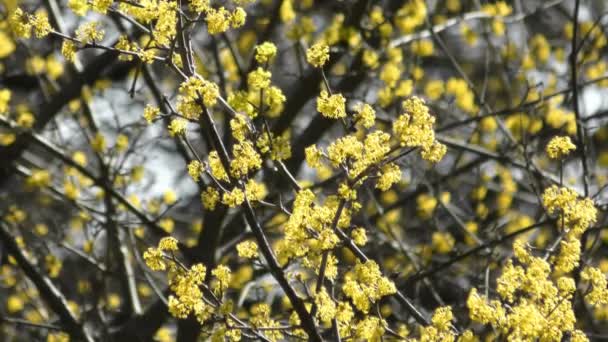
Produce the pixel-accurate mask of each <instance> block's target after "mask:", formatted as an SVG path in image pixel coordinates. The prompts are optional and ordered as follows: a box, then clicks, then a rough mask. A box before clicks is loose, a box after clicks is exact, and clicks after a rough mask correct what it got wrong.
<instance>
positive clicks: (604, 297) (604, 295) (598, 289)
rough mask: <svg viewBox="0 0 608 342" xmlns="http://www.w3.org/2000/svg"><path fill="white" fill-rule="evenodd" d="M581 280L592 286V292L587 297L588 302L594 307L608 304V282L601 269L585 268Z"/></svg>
mask: <svg viewBox="0 0 608 342" xmlns="http://www.w3.org/2000/svg"><path fill="white" fill-rule="evenodd" d="M581 279H583V280H584V281H586V282H588V283H589V284H590V285H591V291H589V292H588V293H587V294H586V295H585V299H586V300H587V302H589V303H590V304H591V305H594V306H599V305H605V304H608V281H606V276H605V275H604V273H603V272H602V271H601V270H600V269H598V268H596V267H590V266H588V267H585V269H583V271H582V272H581Z"/></svg>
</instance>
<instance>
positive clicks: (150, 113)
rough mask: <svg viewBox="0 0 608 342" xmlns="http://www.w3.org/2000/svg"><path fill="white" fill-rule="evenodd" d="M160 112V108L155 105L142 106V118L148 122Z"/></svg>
mask: <svg viewBox="0 0 608 342" xmlns="http://www.w3.org/2000/svg"><path fill="white" fill-rule="evenodd" d="M159 114H160V109H158V107H156V106H152V105H146V108H144V119H146V121H147V122H148V123H149V124H150V123H152V121H154V119H156V117H158V115H159Z"/></svg>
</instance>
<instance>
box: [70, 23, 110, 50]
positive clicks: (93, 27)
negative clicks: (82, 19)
mask: <svg viewBox="0 0 608 342" xmlns="http://www.w3.org/2000/svg"><path fill="white" fill-rule="evenodd" d="M104 35H105V32H104V30H102V29H100V28H99V23H98V22H96V21H91V22H88V23H84V24H82V25H80V27H78V29H77V30H76V38H78V40H80V41H81V42H82V43H84V44H89V43H99V42H101V41H102V40H103V37H104Z"/></svg>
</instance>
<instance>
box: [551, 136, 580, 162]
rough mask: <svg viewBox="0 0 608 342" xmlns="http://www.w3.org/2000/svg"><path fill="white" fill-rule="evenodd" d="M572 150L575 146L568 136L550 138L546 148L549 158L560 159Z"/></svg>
mask: <svg viewBox="0 0 608 342" xmlns="http://www.w3.org/2000/svg"><path fill="white" fill-rule="evenodd" d="M574 150H576V146H575V145H574V144H573V143H572V140H570V137H568V136H564V137H553V138H551V141H549V143H548V144H547V149H546V151H547V155H548V156H549V158H551V159H561V158H563V157H565V156H567V155H568V154H570V152H571V151H574Z"/></svg>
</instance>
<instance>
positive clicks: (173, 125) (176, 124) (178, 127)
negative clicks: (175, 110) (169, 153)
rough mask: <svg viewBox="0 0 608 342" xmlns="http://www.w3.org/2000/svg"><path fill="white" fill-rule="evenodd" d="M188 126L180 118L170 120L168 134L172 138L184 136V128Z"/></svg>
mask: <svg viewBox="0 0 608 342" xmlns="http://www.w3.org/2000/svg"><path fill="white" fill-rule="evenodd" d="M187 126H188V121H186V120H184V119H182V118H177V119H173V120H171V122H170V123H169V127H168V128H169V134H170V135H171V136H172V137H175V136H179V135H184V134H186V127H187Z"/></svg>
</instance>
